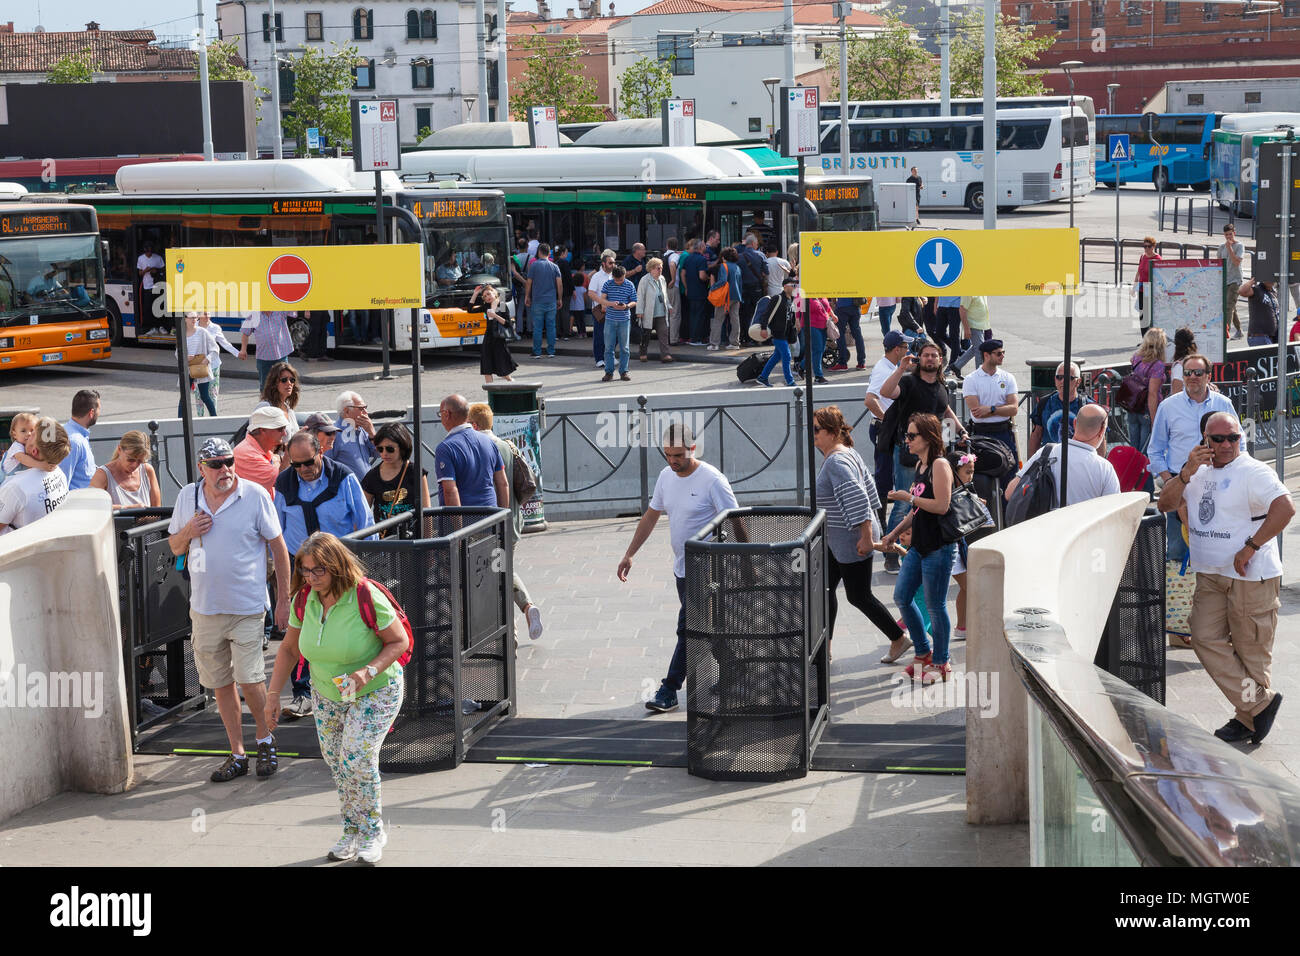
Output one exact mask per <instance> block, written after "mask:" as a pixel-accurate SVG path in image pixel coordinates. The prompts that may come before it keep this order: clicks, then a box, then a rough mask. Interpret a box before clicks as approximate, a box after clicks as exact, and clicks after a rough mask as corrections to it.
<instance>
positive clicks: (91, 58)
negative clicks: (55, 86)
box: [45, 47, 95, 83]
mask: <svg viewBox="0 0 1300 956" xmlns="http://www.w3.org/2000/svg"><path fill="white" fill-rule="evenodd" d="M94 80H95V54H94V53H92V52H91V50H90V47H86V48H85V49H84V50H82V51H81V52H80V53H69V54H68V55H67V56H65V57H63V58H62V59H60V60H56V61H55V62H54V64H53V65H52V66H51V67H50V68H49V70H48V71H46V74H45V82H46V83H93V82H94Z"/></svg>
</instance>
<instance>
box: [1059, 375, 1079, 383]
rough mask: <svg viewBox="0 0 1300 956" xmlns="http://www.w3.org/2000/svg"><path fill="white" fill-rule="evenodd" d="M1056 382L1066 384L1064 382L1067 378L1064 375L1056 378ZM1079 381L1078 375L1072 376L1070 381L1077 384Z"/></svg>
mask: <svg viewBox="0 0 1300 956" xmlns="http://www.w3.org/2000/svg"><path fill="white" fill-rule="evenodd" d="M1056 380H1057V381H1058V382H1064V381H1065V376H1064V375H1058V376H1056ZM1078 380H1079V376H1077V375H1071V376H1070V381H1071V382H1077V381H1078Z"/></svg>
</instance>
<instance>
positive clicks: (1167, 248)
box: [1079, 230, 1255, 283]
mask: <svg viewBox="0 0 1300 956" xmlns="http://www.w3.org/2000/svg"><path fill="white" fill-rule="evenodd" d="M1175 231H1176V230H1175ZM1219 245H1220V243H1217V242H1214V243H1210V242H1169V241H1167V240H1165V241H1161V242H1157V243H1156V252H1157V253H1158V254H1159V255H1160V257H1161V258H1162V259H1217V258H1219ZM1142 248H1143V247H1142V240H1141V239H1120V240H1119V243H1118V245H1117V244H1116V242H1115V237H1114V236H1089V237H1086V238H1083V239H1080V240H1079V281H1080V282H1087V281H1089V280H1088V266H1090V265H1091V266H1094V267H1102V266H1104V267H1105V270H1104V273H1103V275H1101V276H1098V275H1097V272H1096V268H1094V270H1093V278H1092V281H1093V282H1102V283H1108V282H1109V283H1113V282H1115V281H1116V273H1117V272H1118V276H1119V280H1118V281H1119V282H1121V283H1125V282H1128V283H1131V282H1133V281H1134V278H1133V277H1134V276H1135V275H1136V273H1137V267H1138V260H1139V259H1140V258H1141V257H1142ZM1094 250H1095V251H1096V254H1093V255H1090V252H1091V251H1094ZM1103 253H1104V254H1103ZM1116 259H1118V260H1119V264H1118V269H1117V268H1116ZM1254 259H1255V249H1254V247H1253V246H1248V247H1247V248H1246V254H1245V255H1244V256H1242V259H1241V266H1242V270H1241V274H1242V278H1244V279H1249V278H1250V277H1251V263H1252V262H1254Z"/></svg>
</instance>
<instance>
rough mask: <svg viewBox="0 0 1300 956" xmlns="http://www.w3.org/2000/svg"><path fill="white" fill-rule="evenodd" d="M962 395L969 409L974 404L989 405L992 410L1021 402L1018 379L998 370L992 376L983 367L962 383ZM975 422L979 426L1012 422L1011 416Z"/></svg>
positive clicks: (990, 417) (992, 416)
mask: <svg viewBox="0 0 1300 956" xmlns="http://www.w3.org/2000/svg"><path fill="white" fill-rule="evenodd" d="M961 393H962V395H963V396H965V398H966V407H967V408H968V409H969V408H970V407H971V405H972V404H974V405H988V406H989V407H991V408H992V407H996V406H998V405H1007V404H1010V403H1011V402H1015V401H1018V400H1019V398H1018V392H1017V390H1016V377H1015V376H1014V375H1012V374H1011V373H1010V372H1004V371H1002V369H998V370H997V371H995V372H994V373H993V374H992V375H990V374H989V373H988V372H986V371H984V369H983V368H982V367H981V368H977V369H976V370H975V371H973V372H971V373H970V374H969V375H967V376H966V380H965V381H964V382H963V383H962V387H961ZM972 398H974V399H975V401H974V402H971V399H972ZM973 420H974V421H975V422H976V423H977V424H979V425H996V424H997V423H998V422H1007V421H1010V420H1011V416H1010V415H990V416H989V417H988V418H976V419H973Z"/></svg>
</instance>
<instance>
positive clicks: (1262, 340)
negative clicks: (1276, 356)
mask: <svg viewBox="0 0 1300 956" xmlns="http://www.w3.org/2000/svg"><path fill="white" fill-rule="evenodd" d="M1246 344H1247V345H1273V344H1274V343H1273V340H1272V339H1271V338H1269V337H1268V336H1267V335H1251V336H1247V338H1246Z"/></svg>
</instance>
